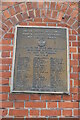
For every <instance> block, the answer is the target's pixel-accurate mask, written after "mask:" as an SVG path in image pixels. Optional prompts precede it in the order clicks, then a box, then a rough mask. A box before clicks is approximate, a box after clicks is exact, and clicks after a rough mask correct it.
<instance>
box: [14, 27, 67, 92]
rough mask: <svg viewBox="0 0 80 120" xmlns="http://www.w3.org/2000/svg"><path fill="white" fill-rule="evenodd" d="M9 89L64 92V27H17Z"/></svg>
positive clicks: (65, 74)
mask: <svg viewBox="0 0 80 120" xmlns="http://www.w3.org/2000/svg"><path fill="white" fill-rule="evenodd" d="M13 76H14V77H13V79H14V82H13V91H27V92H31V91H33V92H35V91H37V92H43V93H44V92H67V84H68V82H67V79H68V78H67V37H66V29H65V28H64V29H63V28H46V27H45V28H42V27H40V28H39V27H17V35H16V53H15V66H14V75H13Z"/></svg>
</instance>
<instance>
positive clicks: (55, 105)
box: [47, 102, 57, 108]
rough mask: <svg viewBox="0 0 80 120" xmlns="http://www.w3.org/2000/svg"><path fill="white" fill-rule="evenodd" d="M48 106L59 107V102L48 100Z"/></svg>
mask: <svg viewBox="0 0 80 120" xmlns="http://www.w3.org/2000/svg"><path fill="white" fill-rule="evenodd" d="M47 107H48V108H57V102H48V103H47Z"/></svg>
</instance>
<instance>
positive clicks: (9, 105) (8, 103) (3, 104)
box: [0, 101, 13, 108]
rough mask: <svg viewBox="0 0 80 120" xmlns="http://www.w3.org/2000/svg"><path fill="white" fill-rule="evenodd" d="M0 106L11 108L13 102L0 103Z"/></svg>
mask: <svg viewBox="0 0 80 120" xmlns="http://www.w3.org/2000/svg"><path fill="white" fill-rule="evenodd" d="M0 106H1V107H2V108H11V107H13V102H10V101H9V102H6V101H5V102H0Z"/></svg>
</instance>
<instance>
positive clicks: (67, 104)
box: [58, 102, 73, 108]
mask: <svg viewBox="0 0 80 120" xmlns="http://www.w3.org/2000/svg"><path fill="white" fill-rule="evenodd" d="M58 104H59V108H73V102H59V103H58Z"/></svg>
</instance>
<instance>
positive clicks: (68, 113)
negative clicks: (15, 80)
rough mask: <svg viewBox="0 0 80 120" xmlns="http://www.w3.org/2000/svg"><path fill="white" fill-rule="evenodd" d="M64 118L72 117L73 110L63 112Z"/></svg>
mask: <svg viewBox="0 0 80 120" xmlns="http://www.w3.org/2000/svg"><path fill="white" fill-rule="evenodd" d="M63 116H69V117H70V116H72V110H63Z"/></svg>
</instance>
